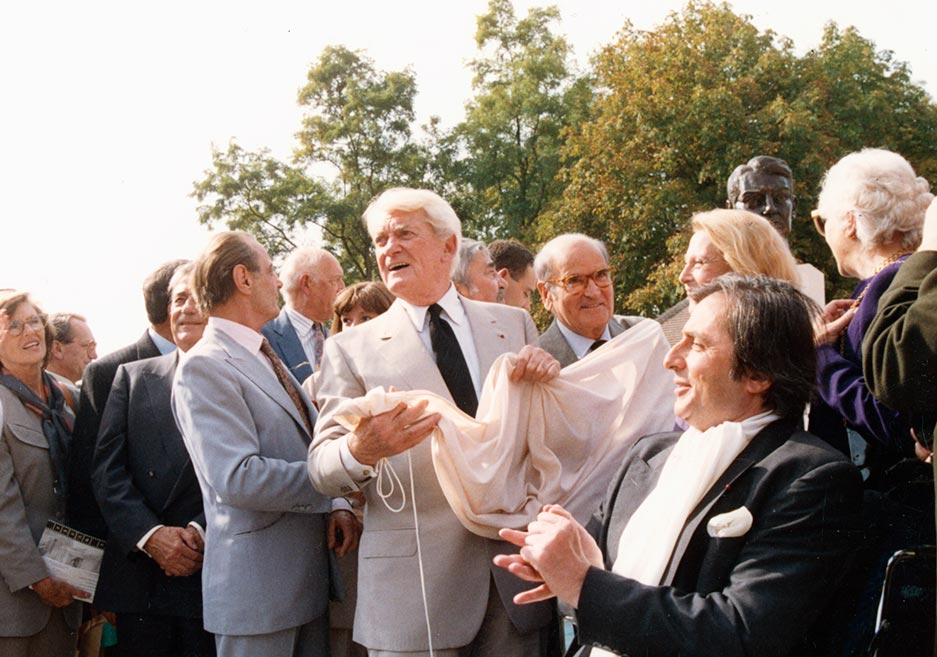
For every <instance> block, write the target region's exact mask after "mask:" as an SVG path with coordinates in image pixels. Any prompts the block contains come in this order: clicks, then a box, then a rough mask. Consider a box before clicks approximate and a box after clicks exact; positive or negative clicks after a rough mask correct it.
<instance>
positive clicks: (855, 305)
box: [849, 251, 910, 310]
mask: <svg viewBox="0 0 937 657" xmlns="http://www.w3.org/2000/svg"><path fill="white" fill-rule="evenodd" d="M906 255H910V252H909V251H898V252H896V253H892V254H891V255H890V256H888V257H887V258H885V259H884V260H882V261H881V262H880V263H878V266H876V267H875V269H873V270H872V274H871V275H870V276H869V278H872V276H875V275H876V274H878V273H879V272H880V271H882V270H883V269H885V267H887V266H888V265H890V264H892V263H894V262H897V261H898V259H899V258H903V257H904V256H906ZM868 289H869V286H868V285H866V286H865V287H864V288H862V292H860V293H859V296H857V297H856V300H855V301H853V302H852V305H851V306H849V309H850V310H855V309H856V308H858V307H859V304H860V303H862V299H863V297H865V293H866V291H867V290H868Z"/></svg>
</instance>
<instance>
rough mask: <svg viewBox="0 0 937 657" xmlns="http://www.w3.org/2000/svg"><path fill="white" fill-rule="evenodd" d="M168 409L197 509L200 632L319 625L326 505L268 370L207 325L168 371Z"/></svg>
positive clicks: (303, 438)
mask: <svg viewBox="0 0 937 657" xmlns="http://www.w3.org/2000/svg"><path fill="white" fill-rule="evenodd" d="M294 383H295V381H294ZM296 386H297V389H298V390H299V392H300V395H301V397H302V399H303V400H304V401H305V403H306V408H307V410H308V412H309V416H310V418H312V419H315V417H316V410H315V408H314V407H313V406H312V404H311V403H309V400H308V398H307V397H306V395H305V393H304V392H302V389H300V388H299V385H298V384H296ZM172 409H173V413H174V415H175V418H176V423H177V424H178V426H179V429H180V431H181V432H182V437H183V440H184V441H185V445H186V448H187V449H188V451H189V456H190V457H191V459H192V464H193V465H194V466H195V473H196V475H197V476H198V480H199V484H200V485H201V489H202V498H203V501H204V504H205V515H206V527H205V529H206V539H205V560H204V562H203V564H202V595H203V598H204V613H205V616H204V617H205V629H206V630H208V631H209V632H213V633H215V634H239V635H251V634H268V633H271V632H276V631H280V630H283V629H287V628H290V627H296V626H298V625H302V624H304V623H307V622H309V621H311V620H313V619H315V618H318V617H320V616H321V615H322V614H324V613H325V611H326V608H327V603H328V598H329V588H330V587H329V557H328V551H327V549H326V535H325V528H326V519H327V513H328V512H329V510H330V506H331V502H330V500H329V499H328V498H326V497H325V496H323V495H321V494H320V493H318V492H317V491H316V490H315V489H314V488H313V487H312V485H311V484H310V483H309V478H308V476H307V474H306V463H305V460H306V450H307V447H308V446H309V442H310V438H311V437H310V436H309V433H308V431H307V430H306V426H305V424H304V422H303V419H302V417H301V416H300V414H299V411H297V410H296V407H295V406H294V405H293V403H292V401H291V400H290V397H289V395H288V394H287V393H286V391H285V390H283V387H282V386H281V385H280V383H279V381H278V380H277V378H276V376H275V375H274V374H273V371H272V370H270V369H268V368H266V367H265V366H264V364H263V363H261V362H260V361H259V360H258V359H257V358H256V356H255V355H253V354H251V353H250V352H248V351H247V350H246V349H245V348H244V347H242V346H241V345H240V344H238V343H237V342H236V341H235V340H234V339H233V338H231V337H230V336H228V335H227V334H225V333H224V332H222V331H219V330H218V329H217V327H215V326H213V325H212V324H209V326H208V327H207V328H206V329H205V334H204V335H203V336H202V339H201V340H200V341H199V343H198V344H197V345H195V346H194V347H193V348H192V349H191V350H190V351H189V352H188V353H187V354H186V356H185V357H184V358H183V359H182V362H181V363H180V364H179V367H178V368H177V369H176V377H175V380H174V382H173V391H172Z"/></svg>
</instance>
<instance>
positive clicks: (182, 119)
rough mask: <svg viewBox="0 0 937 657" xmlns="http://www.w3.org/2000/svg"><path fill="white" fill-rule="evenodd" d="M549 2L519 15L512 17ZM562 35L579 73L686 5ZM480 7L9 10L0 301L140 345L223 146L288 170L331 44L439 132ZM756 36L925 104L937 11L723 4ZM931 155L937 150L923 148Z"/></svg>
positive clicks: (86, 5)
mask: <svg viewBox="0 0 937 657" xmlns="http://www.w3.org/2000/svg"><path fill="white" fill-rule="evenodd" d="M545 4H549V3H546V2H529V1H527V0H517V1H516V2H515V7H516V8H517V11H518V14H519V15H523V14H525V13H526V10H527V8H528V7H530V6H543V5H545ZM553 4H556V5H558V6H559V8H560V11H561V13H562V18H563V21H562V24H561V26H560V31H561V32H562V33H565V34H566V35H567V37H568V38H569V40H570V42H571V43H572V44H573V46H574V48H575V52H576V56H577V59H578V60H579V62H580V64H581V66H582V67H585V66H587V64H588V58H589V56H590V55H592V54H593V53H594V52H595V51H596V50H597V49H599V48H600V47H601V46H603V45H605V44H607V43H609V42H610V41H611V40H612V39H613V37H614V35H615V33H616V32H617V31H618V29H619V28H620V27H621V26H622V25H623V24H624V22H625V20H626V19H630V20H631V21H632V22H633V23H634V25H635V26H636V27H638V28H640V29H651V28H653V27H654V26H655V25H656V24H658V23H660V22H661V21H662V20H663V19H664V18H665V17H666V15H667V14H668V13H669V12H670V11H674V10H679V9H680V8H681V7H682V6H683V3H682V2H677V1H674V0H658V1H657V2H653V3H651V2H646V1H643V0H642V1H641V2H635V1H633V0H624V1H619V2H611V1H610V0H575V1H574V0H561V1H560V2H555V3H553ZM486 6H487V2H486V0H465V1H463V0H449V1H448V2H446V1H440V0H402V1H398V2H388V0H357V1H356V0H344V1H340V2H335V1H334V0H328V1H321V0H320V1H308V0H307V2H279V1H271V0H268V1H267V2H264V3H259V2H245V1H243V0H227V1H223V2H222V1H216V0H211V1H200V0H188V1H187V2H184V3H183V2H176V1H172V0H170V1H165V2H161V3H139V2H126V0H122V1H120V2H103V1H100V0H85V1H83V2H64V1H54V2H48V1H47V2H42V1H41V0H37V1H34V2H17V3H5V5H4V7H3V9H0V61H2V64H0V90H2V92H0V93H2V96H0V97H2V103H0V118H2V120H0V149H2V151H0V191H2V197H3V205H2V207H3V219H2V222H3V223H2V225H3V230H2V233H0V235H2V245H3V255H2V256H0V287H18V288H24V289H27V290H30V291H32V292H33V293H34V295H35V296H36V298H37V300H38V301H39V302H40V303H41V304H42V305H43V307H44V309H45V310H46V311H49V312H53V311H72V312H79V313H83V314H85V315H87V316H88V319H89V323H90V324H91V328H92V330H93V332H94V333H95V336H96V337H97V340H98V343H99V345H100V347H99V353H102V354H103V353H106V352H108V351H111V350H113V349H116V348H117V347H120V346H122V345H123V344H126V343H128V342H131V341H133V340H134V339H136V337H137V336H138V335H139V334H140V333H142V331H143V329H144V327H145V325H146V317H145V314H144V311H143V302H142V300H141V294H140V284H141V282H142V280H143V278H144V277H145V276H146V274H147V273H148V272H149V271H151V270H152V269H154V268H155V267H156V266H157V265H158V264H160V263H161V262H163V261H165V260H169V259H172V258H178V257H184V258H191V257H194V256H195V255H196V254H197V253H198V251H199V250H200V249H201V248H202V247H203V246H204V244H205V243H206V241H207V238H208V232H207V231H206V229H205V228H204V227H202V226H200V225H199V224H198V222H197V220H196V215H195V207H196V202H195V200H194V199H192V198H190V197H189V193H190V192H191V190H192V182H193V181H195V180H196V179H199V178H201V176H202V173H203V171H204V170H205V169H206V168H207V167H208V166H209V164H210V152H211V145H212V144H213V143H214V144H216V145H217V146H219V147H224V146H225V145H226V144H227V142H228V140H229V139H230V138H231V137H236V138H237V140H238V142H239V143H240V144H241V146H243V147H244V148H247V149H257V148H260V147H264V146H265V147H269V148H270V149H271V150H272V151H273V153H274V155H276V156H278V157H281V158H289V156H290V154H291V151H292V148H293V146H294V142H293V133H294V132H295V131H296V130H297V129H298V127H299V122H300V115H301V113H300V111H299V109H298V108H297V106H296V92H297V90H298V89H299V87H301V86H302V84H303V82H304V79H305V74H306V72H307V70H308V68H309V65H310V64H311V63H312V62H314V61H315V60H316V59H317V57H318V56H319V54H320V52H321V51H322V48H323V47H325V46H326V45H329V44H342V45H345V46H347V47H350V48H353V49H364V50H366V51H367V54H368V55H369V56H370V57H372V58H373V59H374V60H375V61H376V63H377V66H378V67H379V68H381V69H384V70H397V69H401V68H403V67H405V66H412V67H413V69H414V71H415V72H416V76H417V83H418V85H419V97H418V99H417V112H418V115H419V120H420V121H421V122H424V121H425V120H426V119H427V118H428V117H429V116H430V115H434V114H435V115H439V116H441V117H442V118H443V122H444V124H445V125H446V126H451V125H453V124H454V123H456V122H457V121H458V120H460V119H461V117H462V108H463V103H464V102H465V101H466V100H467V99H468V98H469V95H470V92H471V87H470V75H469V73H468V71H467V70H466V69H465V62H466V61H467V60H468V59H470V58H471V57H473V56H474V55H475V43H474V33H475V17H476V16H477V15H478V14H481V13H484V11H485V9H486ZM732 6H733V7H734V9H735V10H736V11H738V12H741V13H746V14H750V15H752V16H753V19H754V22H755V24H756V25H757V26H758V27H759V28H762V29H766V28H771V29H774V30H775V31H776V32H777V33H779V34H782V35H784V36H788V37H790V38H791V39H793V41H794V44H795V46H796V48H797V50H798V52H805V51H807V50H809V49H810V48H813V47H815V46H816V45H817V44H818V43H819V40H820V37H821V34H822V30H823V26H824V24H825V23H826V22H827V21H830V20H833V21H835V22H837V23H838V24H839V25H840V26H841V27H845V26H847V25H855V26H856V27H857V28H858V29H859V31H860V32H861V33H862V34H863V35H864V36H865V37H867V38H870V39H872V40H873V41H874V42H875V44H876V46H877V47H878V48H879V49H889V50H892V51H894V52H895V55H896V56H897V58H898V59H900V60H903V61H907V62H909V63H910V65H911V70H912V72H913V77H914V80H915V81H917V82H920V83H923V84H924V85H925V86H926V87H927V88H928V90H929V91H930V92H931V94H932V95H934V93H935V89H937V57H935V53H934V50H933V46H932V43H933V41H934V31H933V30H934V28H933V26H934V24H935V23H937V21H935V18H937V3H934V2H926V3H925V2H920V1H914V2H912V1H910V0H895V1H893V2H887V3H886V2H875V3H868V2H861V1H859V0H850V1H849V2H823V1H816V0H814V1H812V2H808V1H806V0H796V1H793V2H786V3H782V2H757V1H754V0H746V1H737V2H734V3H732ZM935 148H937V144H935Z"/></svg>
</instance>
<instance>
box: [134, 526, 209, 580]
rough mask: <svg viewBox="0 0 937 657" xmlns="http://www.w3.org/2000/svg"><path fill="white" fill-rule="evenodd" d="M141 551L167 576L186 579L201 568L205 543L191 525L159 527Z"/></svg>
mask: <svg viewBox="0 0 937 657" xmlns="http://www.w3.org/2000/svg"><path fill="white" fill-rule="evenodd" d="M143 550H144V552H146V553H147V554H148V555H150V557H151V558H152V559H153V560H154V561H155V562H156V563H157V564H159V567H160V568H162V569H163V572H164V573H166V574H167V575H168V576H170V577H186V576H188V575H193V574H194V573H195V572H196V571H198V569H199V568H201V567H202V553H203V552H205V542H204V541H203V540H202V535H201V534H199V532H198V530H197V529H196V528H195V527H193V526H192V525H189V526H188V527H160V528H159V529H157V530H156V531H155V532H153V535H152V536H150V537H149V538H148V539H147V541H146V544H144V546H143Z"/></svg>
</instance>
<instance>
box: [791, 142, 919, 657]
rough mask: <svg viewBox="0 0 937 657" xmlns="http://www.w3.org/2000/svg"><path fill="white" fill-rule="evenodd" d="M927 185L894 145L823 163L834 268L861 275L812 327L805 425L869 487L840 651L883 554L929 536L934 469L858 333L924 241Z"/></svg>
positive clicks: (861, 635) (863, 642) (823, 222)
mask: <svg viewBox="0 0 937 657" xmlns="http://www.w3.org/2000/svg"><path fill="white" fill-rule="evenodd" d="M928 190H929V185H928V183H927V181H926V180H924V179H923V178H920V177H918V176H917V175H916V174H915V172H914V169H912V167H911V165H910V164H909V163H908V162H907V160H905V159H904V158H903V157H901V156H900V155H898V154H897V153H893V152H891V151H886V150H881V149H864V150H862V151H859V152H856V153H850V154H849V155H847V156H846V157H844V158H842V159H841V160H840V161H839V162H837V163H836V164H834V165H833V166H832V167H831V168H830V170H829V171H827V173H826V175H825V176H824V178H823V181H822V183H821V187H820V197H819V202H818V207H817V210H816V211H815V212H814V213H813V220H814V224H815V226H816V228H817V230H818V231H819V233H820V234H821V235H823V237H824V238H825V239H826V243H827V244H828V245H829V247H830V251H831V252H832V253H833V257H834V258H835V260H836V265H837V267H838V269H839V273H840V274H841V275H842V276H846V277H849V278H854V279H857V280H858V281H859V283H858V285H856V287H855V289H854V290H853V293H852V295H851V297H850V298H849V299H839V300H835V301H832V302H830V303H829V304H827V306H826V308H825V309H824V312H823V317H822V322H821V323H820V325H818V327H817V335H816V341H817V397H816V398H815V400H814V401H813V402H812V403H811V408H810V423H809V429H810V432H811V433H813V434H816V435H817V436H819V437H821V438H823V439H825V440H826V441H827V442H829V443H830V444H832V445H834V446H835V447H838V448H839V449H841V450H843V451H844V452H845V453H846V454H847V455H849V456H850V457H851V458H852V460H853V462H854V463H855V464H856V465H857V466H858V467H859V468H860V470H861V471H862V475H863V478H864V479H865V485H866V496H865V505H864V511H863V516H864V518H863V528H864V530H863V531H864V536H862V537H861V540H859V541H857V548H859V552H858V553H857V555H856V560H855V564H856V570H855V578H854V580H853V581H852V582H851V586H852V587H853V588H852V590H850V589H846V590H844V591H842V592H841V596H839V597H840V598H841V599H842V601H843V602H842V604H844V605H849V604H854V605H855V607H854V608H852V609H844V610H841V611H840V613H838V614H836V617H839V618H848V619H852V620H851V621H850V625H849V626H848V627H847V628H846V629H845V631H843V632H842V635H843V637H844V641H843V645H842V651H841V653H840V654H844V655H846V654H858V651H861V650H863V649H864V648H865V647H867V646H868V641H869V639H870V638H871V633H872V628H873V627H874V622H875V613H876V609H877V606H878V600H879V597H880V596H881V590H882V582H883V581H884V576H885V564H886V562H887V560H888V558H889V557H890V556H891V555H892V554H894V552H895V551H896V550H898V549H902V548H908V547H913V546H917V545H921V544H930V543H933V542H934V513H933V501H934V496H933V478H932V477H933V476H932V471H931V468H930V466H929V465H926V464H924V463H922V462H921V461H919V460H918V459H917V458H916V457H915V447H914V446H915V441H914V438H913V437H912V433H911V425H912V422H911V420H912V418H911V417H910V416H908V415H905V414H902V413H898V412H895V411H893V410H891V409H890V408H888V407H886V406H885V405H884V404H882V403H881V402H880V401H878V400H877V399H876V398H875V397H874V396H873V395H872V393H871V392H870V391H869V389H868V387H867V386H866V383H865V378H864V377H863V374H862V340H863V338H864V337H865V333H866V331H867V330H868V328H869V325H870V324H871V322H872V320H873V319H874V317H875V314H876V311H877V309H878V300H879V297H880V296H881V295H882V294H883V293H884V292H885V290H886V289H888V286H889V285H890V284H891V281H892V279H893V278H894V277H895V274H896V273H897V272H898V269H899V267H901V263H902V262H903V261H904V260H905V258H906V257H907V256H908V255H909V254H910V253H911V252H913V251H914V250H915V249H916V248H917V246H918V245H919V244H920V242H921V231H922V227H923V222H924V214H925V212H926V210H927V206H928V205H929V204H930V202H931V199H932V198H933V194H931V193H930V191H928ZM921 613H922V614H925V613H927V612H926V611H925V610H921ZM930 613H931V614H933V610H932V609H931V610H930Z"/></svg>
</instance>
